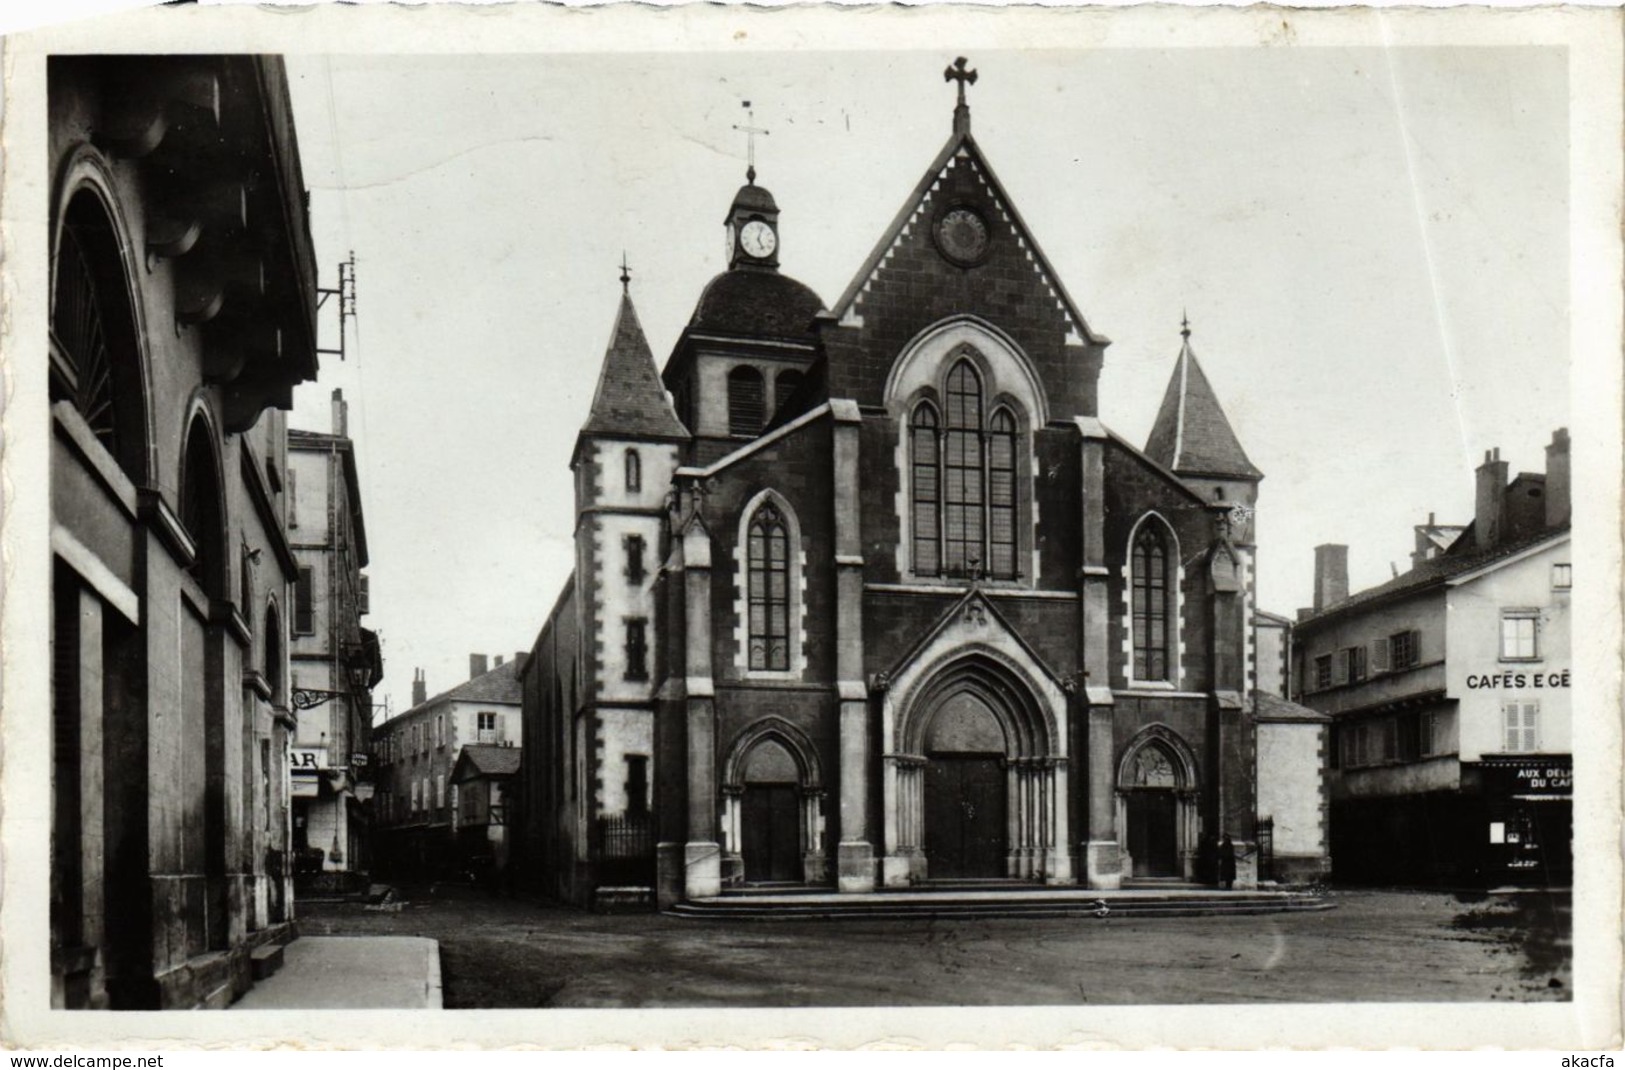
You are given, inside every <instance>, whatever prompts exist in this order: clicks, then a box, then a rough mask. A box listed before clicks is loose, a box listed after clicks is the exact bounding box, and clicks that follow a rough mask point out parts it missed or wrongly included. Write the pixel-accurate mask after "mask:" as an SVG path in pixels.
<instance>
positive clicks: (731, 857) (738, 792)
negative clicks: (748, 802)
mask: <svg viewBox="0 0 1625 1070" xmlns="http://www.w3.org/2000/svg"><path fill="white" fill-rule="evenodd" d="M744 794H745V789H744V788H743V787H742V786H740V785H738V784H724V785H723V786H722V883H723V884H724V885H729V884H738V883H740V882H741V881H743V880H744V879H745V856H744V846H743V843H744V840H743V838H742V833H743V830H742V829H741V828H740V811H741V809H742V803H743V800H744Z"/></svg>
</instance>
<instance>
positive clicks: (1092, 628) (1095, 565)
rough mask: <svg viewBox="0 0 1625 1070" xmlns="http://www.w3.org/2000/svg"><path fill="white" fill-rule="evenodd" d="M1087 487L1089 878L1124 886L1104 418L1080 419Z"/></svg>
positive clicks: (1084, 684)
mask: <svg viewBox="0 0 1625 1070" xmlns="http://www.w3.org/2000/svg"><path fill="white" fill-rule="evenodd" d="M1076 422H1077V427H1078V432H1079V434H1080V435H1081V437H1082V443H1081V446H1080V449H1081V452H1082V456H1081V471H1082V484H1083V485H1082V487H1081V488H1080V496H1081V498H1082V510H1081V514H1082V515H1081V521H1082V525H1083V564H1082V567H1081V568H1080V569H1079V576H1078V584H1079V598H1078V613H1079V616H1080V620H1079V628H1078V633H1079V635H1080V636H1081V637H1082V640H1081V641H1082V646H1083V649H1082V650H1080V651H1079V662H1080V663H1081V664H1082V666H1083V679H1082V681H1080V685H1081V686H1080V687H1079V691H1080V692H1081V697H1082V704H1083V717H1084V720H1085V722H1086V724H1087V728H1086V729H1085V735H1086V737H1087V739H1086V755H1087V764H1086V765H1085V766H1084V767H1083V769H1082V773H1083V776H1084V784H1083V785H1079V786H1075V787H1074V788H1073V790H1074V791H1076V790H1078V789H1079V787H1081V788H1083V789H1084V790H1085V791H1086V792H1087V794H1086V796H1085V799H1086V807H1085V812H1086V814H1087V816H1088V823H1089V830H1088V838H1087V839H1086V840H1085V841H1084V843H1083V868H1084V880H1085V881H1086V882H1087V883H1088V885H1089V887H1091V888H1101V889H1111V888H1117V887H1120V886H1121V885H1122V879H1123V877H1122V860H1121V858H1120V854H1119V849H1118V838H1117V837H1118V830H1117V804H1116V799H1115V798H1114V795H1113V792H1114V790H1115V787H1116V783H1115V781H1116V778H1117V770H1116V768H1115V764H1114V762H1113V758H1114V743H1113V738H1112V708H1113V707H1112V703H1113V696H1112V691H1111V657H1110V652H1109V650H1108V646H1107V644H1108V639H1109V635H1110V630H1109V628H1108V624H1109V623H1110V620H1111V611H1112V607H1111V600H1110V598H1109V596H1108V593H1109V586H1108V585H1109V581H1110V578H1111V574H1110V572H1109V571H1108V570H1107V567H1106V514H1105V488H1106V474H1105V464H1106V460H1105V445H1106V438H1107V434H1106V429H1105V427H1103V426H1102V425H1101V423H1100V421H1099V420H1096V419H1093V418H1090V417H1079V418H1078V419H1077V421H1076Z"/></svg>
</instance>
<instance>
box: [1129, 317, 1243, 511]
mask: <svg viewBox="0 0 1625 1070" xmlns="http://www.w3.org/2000/svg"><path fill="white" fill-rule="evenodd" d="M1179 334H1180V337H1181V338H1182V339H1183V342H1182V343H1181V344H1180V347H1179V359H1178V360H1176V361H1175V362H1174V374H1173V377H1172V378H1171V379H1170V380H1169V381H1168V390H1167V392H1166V393H1164V394H1163V396H1162V408H1161V409H1159V410H1158V411H1157V419H1156V422H1155V423H1154V424H1152V426H1151V436H1150V438H1148V439H1147V440H1146V443H1145V453H1146V456H1148V457H1150V458H1151V459H1152V460H1153V461H1156V462H1157V463H1158V464H1160V465H1162V466H1163V467H1164V468H1167V469H1168V470H1169V471H1171V472H1173V473H1174V474H1175V475H1177V476H1179V477H1180V478H1181V479H1183V480H1184V481H1185V483H1187V484H1188V485H1189V486H1191V487H1192V488H1193V489H1195V490H1196V492H1197V493H1198V494H1200V495H1201V496H1202V498H1203V500H1205V501H1209V502H1212V503H1213V504H1214V505H1215V506H1225V507H1231V508H1233V507H1235V506H1240V507H1242V509H1241V510H1240V511H1239V512H1236V513H1234V514H1233V515H1234V516H1235V518H1236V520H1235V521H1233V522H1232V523H1231V535H1232V537H1233V538H1234V539H1235V541H1237V542H1250V541H1251V540H1252V511H1253V509H1254V508H1255V506H1256V504H1257V500H1258V483H1259V481H1260V480H1261V479H1263V478H1264V473H1262V472H1260V471H1259V470H1258V469H1257V468H1256V467H1254V465H1253V462H1252V461H1251V460H1249V459H1248V458H1247V451H1246V450H1244V449H1242V448H1241V441H1240V440H1239V439H1237V438H1236V432H1235V430H1234V429H1233V428H1231V426H1230V420H1229V418H1228V417H1226V416H1225V414H1224V409H1223V408H1222V407H1221V406H1220V405H1219V398H1218V395H1217V394H1215V393H1214V391H1213V384H1212V383H1210V382H1209V381H1208V378H1207V373H1206V372H1204V371H1203V370H1202V365H1201V363H1200V362H1199V361H1198V360H1197V359H1196V351H1195V350H1194V349H1192V348H1191V323H1190V318H1189V317H1188V316H1185V317H1182V319H1181V322H1180V330H1179Z"/></svg>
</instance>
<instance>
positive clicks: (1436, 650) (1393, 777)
mask: <svg viewBox="0 0 1625 1070" xmlns="http://www.w3.org/2000/svg"><path fill="white" fill-rule="evenodd" d="M1569 513H1570V492H1569V436H1568V431H1567V430H1566V429H1559V430H1558V431H1557V432H1556V433H1555V434H1554V435H1553V436H1552V442H1551V444H1550V445H1549V446H1547V447H1546V471H1545V473H1544V474H1542V473H1533V472H1521V473H1519V474H1518V475H1517V476H1516V477H1515V478H1513V479H1511V480H1509V479H1508V478H1507V462H1505V461H1503V460H1501V458H1500V451H1499V450H1494V451H1491V452H1490V453H1487V454H1486V455H1485V457H1484V463H1483V464H1481V465H1480V466H1479V468H1478V472H1477V494H1476V508H1475V512H1474V517H1473V520H1472V522H1471V523H1470V524H1467V525H1464V526H1441V525H1438V524H1436V523H1435V522H1434V518H1433V517H1431V516H1430V517H1429V518H1428V523H1426V524H1423V525H1418V526H1417V528H1416V532H1415V534H1416V550H1415V553H1414V555H1413V558H1412V561H1413V567H1412V568H1411V569H1410V570H1409V571H1407V572H1404V573H1402V574H1400V575H1399V576H1396V577H1395V578H1394V579H1392V580H1390V581H1388V582H1387V583H1384V584H1380V585H1378V586H1376V587H1372V588H1369V589H1367V590H1364V591H1360V592H1358V593H1355V594H1352V595H1351V594H1349V590H1348V563H1347V562H1348V550H1347V547H1345V546H1336V545H1332V546H1321V547H1318V548H1317V549H1316V552H1315V605H1314V607H1313V609H1311V610H1307V611H1305V612H1304V613H1303V614H1302V615H1301V617H1300V619H1299V621H1298V623H1297V625H1296V627H1295V629H1294V638H1293V655H1292V656H1293V674H1294V681H1295V683H1294V687H1295V692H1296V695H1297V698H1298V701H1299V702H1301V703H1302V704H1304V705H1307V706H1311V707H1313V708H1314V709H1316V710H1319V711H1321V712H1323V713H1325V714H1328V715H1330V716H1331V718H1332V720H1333V733H1334V734H1333V747H1332V751H1331V759H1332V760H1331V765H1332V767H1333V769H1332V773H1331V778H1330V780H1331V805H1332V808H1331V819H1332V861H1333V866H1334V873H1335V875H1336V876H1337V878H1338V879H1340V880H1356V881H1382V882H1411V881H1423V880H1427V881H1446V882H1461V883H1490V884H1498V883H1504V882H1511V883H1541V884H1551V883H1559V884H1561V883H1565V882H1566V881H1567V880H1568V879H1569V876H1570V874H1571V872H1572V869H1573V860H1572V853H1571V849H1570V838H1571V834H1572V821H1573V818H1572V813H1573V802H1572V776H1573V774H1572V767H1573V766H1572V762H1573V756H1572V752H1571V746H1572V744H1571V735H1570V731H1571V723H1572V721H1571V717H1572V713H1571V707H1570V698H1569V696H1570V693H1571V687H1572V682H1573V681H1572V676H1571V669H1570V639H1569V601H1570V596H1571V591H1572V588H1573V565H1572V560H1571V551H1570V545H1569ZM1441 543H1442V546H1441Z"/></svg>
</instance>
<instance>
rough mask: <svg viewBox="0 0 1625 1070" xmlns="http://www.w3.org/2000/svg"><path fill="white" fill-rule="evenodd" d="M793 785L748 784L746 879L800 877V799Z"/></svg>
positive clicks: (744, 835)
mask: <svg viewBox="0 0 1625 1070" xmlns="http://www.w3.org/2000/svg"><path fill="white" fill-rule="evenodd" d="M796 796H797V791H796V786H795V785H794V784H748V785H746V787H745V797H744V800H743V804H742V810H743V813H742V814H741V815H740V816H741V818H742V821H741V823H742V825H743V826H744V827H743V829H742V830H741V832H742V839H743V840H744V843H743V844H742V846H743V848H744V851H743V853H744V856H745V879H746V880H747V881H798V880H800V879H801V831H800V829H799V828H798V827H797V819H798V817H799V815H800V810H801V807H800V800H799V799H798V798H797V797H796Z"/></svg>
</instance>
